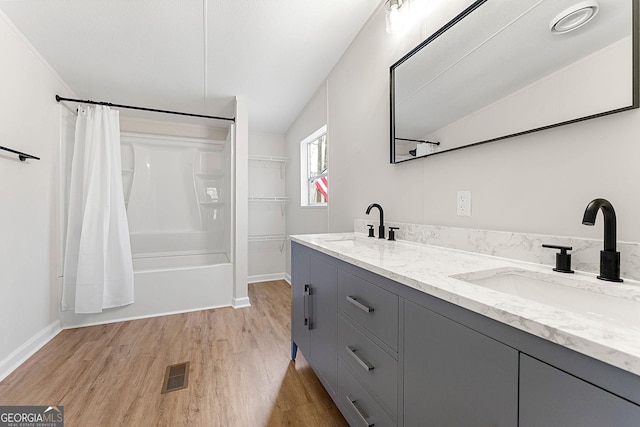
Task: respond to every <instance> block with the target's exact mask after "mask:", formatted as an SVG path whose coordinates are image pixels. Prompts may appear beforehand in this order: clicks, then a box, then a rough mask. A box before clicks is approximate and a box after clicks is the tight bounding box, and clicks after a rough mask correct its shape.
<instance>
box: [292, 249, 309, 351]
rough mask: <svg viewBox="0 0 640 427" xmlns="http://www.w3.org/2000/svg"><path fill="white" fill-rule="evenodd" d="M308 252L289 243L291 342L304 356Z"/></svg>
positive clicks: (306, 329)
mask: <svg viewBox="0 0 640 427" xmlns="http://www.w3.org/2000/svg"><path fill="white" fill-rule="evenodd" d="M310 258H311V255H310V252H309V250H307V249H305V248H304V247H303V246H301V245H299V244H297V243H295V242H291V288H292V293H293V298H292V302H291V340H292V341H293V342H294V343H295V344H296V345H297V346H298V347H299V348H300V350H302V352H303V353H304V355H305V356H308V354H307V353H308V351H309V324H308V323H309V321H308V316H309V314H308V311H309V306H308V304H309V301H308V296H307V291H306V290H305V287H307V286H308V285H309V283H310V279H309V261H310Z"/></svg>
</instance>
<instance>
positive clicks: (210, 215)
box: [62, 128, 234, 327]
mask: <svg viewBox="0 0 640 427" xmlns="http://www.w3.org/2000/svg"><path fill="white" fill-rule="evenodd" d="M233 137H234V135H233V128H230V129H229V130H228V133H227V139H226V140H213V139H201V138H192V137H175V136H164V135H153V134H144V133H135V132H123V133H122V136H121V147H122V181H123V187H124V197H125V205H126V208H127V218H128V222H129V232H130V235H129V237H130V242H131V254H132V258H133V270H134V294H135V301H134V303H133V304H131V305H128V306H126V307H120V308H115V309H110V310H105V311H103V312H102V313H97V314H89V315H82V316H80V315H76V314H74V313H70V312H67V311H63V312H62V325H63V326H64V327H75V326H86V325H91V324H100V323H105V322H115V321H122V320H130V319H136V318H143V317H149V316H159V315H166V314H173V313H181V312H187V311H194V310H202V309H209V308H215V307H222V306H229V305H232V299H233V285H234V277H233V268H234V265H233V262H232V256H231V253H232V244H231V238H232V234H233V231H234V230H233V221H232V218H233V213H232V212H233V211H232V207H231V205H232V203H231V202H232V200H233V185H232V180H231V145H232V139H233Z"/></svg>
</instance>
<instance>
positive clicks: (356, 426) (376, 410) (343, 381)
mask: <svg viewBox="0 0 640 427" xmlns="http://www.w3.org/2000/svg"><path fill="white" fill-rule="evenodd" d="M338 406H339V407H340V408H341V411H342V414H343V415H344V416H345V418H346V419H347V421H349V425H351V426H353V427H366V426H375V427H386V426H391V427H393V426H395V425H396V424H395V423H394V422H393V421H392V420H391V418H389V416H388V415H387V414H386V413H385V411H384V410H383V409H382V407H381V406H380V405H378V403H377V402H376V401H375V400H374V399H373V398H372V397H371V395H369V393H367V391H366V390H365V389H364V388H363V387H362V386H361V385H360V384H359V383H358V381H357V380H356V379H355V378H354V377H353V375H351V373H350V372H349V369H348V368H347V367H346V366H345V364H344V363H342V361H340V360H338Z"/></svg>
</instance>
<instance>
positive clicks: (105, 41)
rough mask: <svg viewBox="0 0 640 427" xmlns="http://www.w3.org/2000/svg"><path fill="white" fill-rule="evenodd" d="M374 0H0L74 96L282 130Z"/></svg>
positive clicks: (374, 5) (362, 21)
mask: <svg viewBox="0 0 640 427" xmlns="http://www.w3.org/2000/svg"><path fill="white" fill-rule="evenodd" d="M379 4H380V0H346V1H345V0H29V1H10V0H0V9H1V10H2V11H3V12H4V13H5V14H6V15H7V16H8V17H9V18H10V19H11V20H12V21H13V22H14V24H15V25H16V26H17V27H18V29H20V31H21V32H22V33H23V34H24V35H25V36H26V38H27V39H28V40H29V41H30V42H31V44H32V45H33V46H34V47H35V48H36V49H37V50H38V52H39V53H40V54H41V55H42V56H43V57H44V58H45V59H46V60H47V61H48V62H49V64H51V66H52V67H53V68H54V69H55V70H56V71H57V73H58V74H59V75H60V76H61V78H62V79H63V80H64V81H65V82H66V83H67V84H68V85H69V87H70V88H71V89H72V90H73V91H74V92H75V94H76V95H77V96H78V97H80V98H83V99H94V100H102V101H110V102H113V103H120V104H132V105H140V106H147V107H153V108H161V109H172V110H181V111H189V112H194V113H203V114H213V115H231V114H232V112H230V106H231V105H232V103H231V101H232V99H233V97H234V96H238V97H240V98H243V99H244V100H246V102H247V104H248V109H249V120H250V121H249V127H250V129H251V130H253V131H262V132H275V133H284V132H286V130H287V129H288V128H289V126H290V125H291V123H292V122H293V120H295V118H296V116H297V114H298V113H299V112H300V110H301V109H302V108H303V107H304V105H305V104H306V102H307V101H308V100H309V98H310V97H311V96H312V95H313V93H314V92H315V91H316V90H317V88H318V87H319V85H320V84H321V83H322V81H323V80H324V78H325V77H326V76H327V75H328V73H329V72H330V70H331V69H332V67H333V66H334V65H335V64H336V62H337V61H338V60H339V59H340V57H341V55H342V54H343V53H344V51H345V50H346V48H347V47H348V46H349V44H350V43H351V41H352V40H353V39H354V38H355V36H356V34H357V33H358V31H359V30H360V28H362V26H363V25H364V24H365V22H366V21H367V19H368V18H369V17H370V16H371V14H372V13H373V12H374V11H375V10H376V8H377V7H378V6H379Z"/></svg>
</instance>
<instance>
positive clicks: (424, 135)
mask: <svg viewBox="0 0 640 427" xmlns="http://www.w3.org/2000/svg"><path fill="white" fill-rule="evenodd" d="M637 6H638V0H587V1H584V0H518V1H507V0H478V1H476V2H475V3H473V4H472V5H471V6H470V7H469V8H468V9H467V10H465V11H464V12H462V13H461V14H460V15H458V17H456V18H455V19H454V20H452V21H451V22H449V23H448V24H447V25H446V26H445V27H443V28H441V29H440V30H438V32H436V33H435V34H434V35H432V36H431V37H429V38H428V39H427V40H425V41H424V42H423V43H421V44H420V45H419V46H418V47H416V48H415V49H414V50H413V51H411V52H410V53H409V54H407V55H406V56H405V57H404V58H402V59H401V60H400V61H398V62H397V63H395V64H394V65H392V66H391V114H392V123H391V162H392V163H398V162H402V161H406V160H411V159H415V158H417V157H424V156H429V155H433V154H437V153H442V152H446V151H451V150H456V149H459V148H462V147H466V146H469V145H475V144H479V143H484V142H489V141H495V140H497V139H503V138H507V137H510V136H515V135H519V134H522V133H527V132H532V131H537V130H542V129H546V128H549V127H552V126H558V125H562V124H567V123H572V122H575V121H578V120H584V119H589V118H593V117H598V116H601V115H605V114H611V113H615V112H619V111H623V110H628V109H631V108H637V107H638V99H637V98H638V94H637V92H638V87H637V85H638V65H637V63H638V55H637V53H636V51H637V45H638V42H637V38H638V22H637V21H638V20H637V17H636V15H637V13H638V7H637ZM585 8H589V9H590V10H589V11H585ZM574 9H579V10H578V11H577V12H576V13H575V14H571V12H572V11H573V10H574ZM567 15H569V16H568V17H567ZM588 17H591V18H592V19H590V20H588V19H584V18H588ZM574 22H575V23H578V24H582V25H579V26H577V27H576V28H573V29H569V31H564V32H559V31H563V30H566V28H564V27H563V28H559V29H555V30H554V29H553V26H554V24H556V23H557V24H558V26H563V25H564V26H566V25H568V24H571V23H574Z"/></svg>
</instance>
